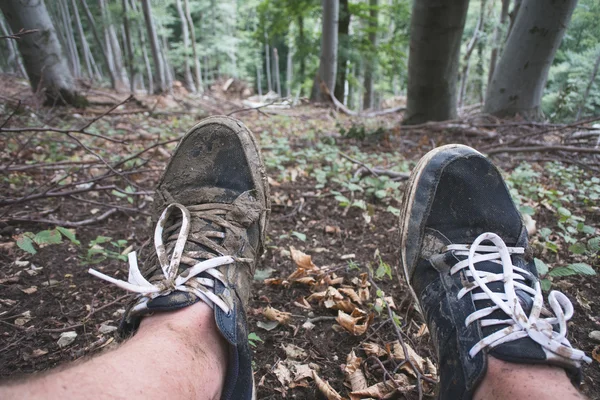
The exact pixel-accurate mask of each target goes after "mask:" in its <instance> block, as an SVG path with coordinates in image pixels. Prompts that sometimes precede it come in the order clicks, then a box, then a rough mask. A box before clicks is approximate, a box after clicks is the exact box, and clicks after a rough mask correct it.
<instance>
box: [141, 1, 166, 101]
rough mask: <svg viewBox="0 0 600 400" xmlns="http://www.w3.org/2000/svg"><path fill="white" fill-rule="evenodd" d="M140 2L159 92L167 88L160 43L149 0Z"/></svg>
mask: <svg viewBox="0 0 600 400" xmlns="http://www.w3.org/2000/svg"><path fill="white" fill-rule="evenodd" d="M141 2H142V9H143V11H144V20H145V21H146V30H147V31H148V38H149V40H150V49H151V50H152V59H153V60H154V78H155V83H156V85H157V86H158V89H159V90H160V91H161V92H164V91H165V90H166V89H167V87H166V81H165V65H164V64H163V62H162V59H161V51H160V44H159V41H158V34H157V33H156V27H155V25H154V19H153V18H152V9H151V8H150V0H141Z"/></svg>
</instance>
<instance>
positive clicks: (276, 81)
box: [273, 47, 281, 97]
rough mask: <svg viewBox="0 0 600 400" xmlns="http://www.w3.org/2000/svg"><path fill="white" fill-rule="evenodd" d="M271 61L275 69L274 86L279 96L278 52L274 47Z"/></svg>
mask: <svg viewBox="0 0 600 400" xmlns="http://www.w3.org/2000/svg"><path fill="white" fill-rule="evenodd" d="M273 61H274V63H273V64H274V68H275V71H273V72H274V74H275V85H276V86H275V87H276V88H277V95H278V96H279V97H281V74H280V73H279V52H278V51H277V48H276V47H273Z"/></svg>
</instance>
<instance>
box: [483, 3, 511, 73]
mask: <svg viewBox="0 0 600 400" xmlns="http://www.w3.org/2000/svg"><path fill="white" fill-rule="evenodd" d="M509 5H510V0H502V11H501V12H500V23H497V24H495V25H494V32H493V33H492V54H491V55H490V70H489V72H488V84H489V82H490V81H491V80H492V76H494V70H495V69H496V63H497V62H498V53H499V52H500V31H501V28H503V27H504V24H505V23H506V18H507V17H508V7H509Z"/></svg>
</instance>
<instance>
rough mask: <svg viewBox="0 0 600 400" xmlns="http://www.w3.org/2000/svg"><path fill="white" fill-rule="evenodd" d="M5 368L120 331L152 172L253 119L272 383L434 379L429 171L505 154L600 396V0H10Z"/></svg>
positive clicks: (3, 218)
mask: <svg viewBox="0 0 600 400" xmlns="http://www.w3.org/2000/svg"><path fill="white" fill-rule="evenodd" d="M0 11H1V13H0V376H1V377H2V378H6V379H12V378H13V377H15V376H18V375H21V374H29V373H35V372H38V371H44V370H47V369H50V368H52V367H55V366H57V365H59V364H61V363H66V362H69V361H73V360H78V359H82V358H85V357H87V356H90V355H92V354H95V353H96V352H99V351H102V349H105V348H110V347H113V346H115V338H114V335H115V330H116V329H117V325H118V323H119V320H120V318H121V316H122V314H123V312H124V305H125V304H126V303H127V302H128V301H129V300H130V299H129V297H130V295H128V294H125V293H123V292H121V291H120V290H119V289H118V288H114V287H112V286H109V285H104V284H102V283H99V282H97V281H96V279H95V278H93V277H92V276H91V275H89V274H88V273H87V270H88V268H90V266H93V268H95V269H98V270H100V271H102V272H104V273H106V274H108V275H110V276H116V277H121V278H124V277H126V276H127V266H126V259H127V253H129V252H130V251H132V250H134V249H136V248H138V247H139V246H141V245H143V244H144V243H145V242H146V241H147V239H148V237H150V235H151V234H152V231H153V226H152V225H151V216H150V212H151V211H150V210H151V204H152V195H153V191H154V186H155V184H156V182H157V180H158V178H159V176H160V174H161V172H162V171H163V170H164V168H165V166H166V163H167V162H168V160H169V157H170V155H171V154H172V152H173V151H174V149H175V146H176V145H177V142H178V141H179V140H180V138H181V137H182V136H183V135H184V134H185V132H186V131H187V130H188V129H189V128H191V127H192V126H193V125H194V124H195V123H196V122H197V121H198V120H199V119H202V118H204V117H206V116H209V115H214V114H226V115H231V116H233V117H236V118H239V119H241V120H242V121H244V123H245V124H246V125H247V126H248V127H249V128H250V129H251V130H252V131H253V132H254V134H255V135H256V136H257V138H258V140H259V142H260V145H261V148H262V151H263V155H264V159H265V164H266V167H267V172H268V174H269V185H270V191H271V202H272V210H271V211H272V213H271V216H272V217H271V221H270V226H269V230H268V237H267V243H266V244H267V246H266V247H267V249H266V253H265V255H264V256H263V258H262V259H261V260H260V262H259V266H258V270H257V271H256V274H255V276H254V282H253V291H252V298H251V302H250V307H249V309H248V310H247V313H248V320H249V330H250V331H251V334H250V335H249V340H250V342H251V345H252V346H253V348H254V349H255V353H254V360H255V365H254V371H255V381H256V383H257V388H258V398H260V399H280V398H285V397H288V396H289V397H294V398H297V399H315V398H327V399H340V398H352V399H356V398H408V399H417V398H419V399H421V398H424V397H432V396H434V393H435V382H436V380H437V359H436V353H435V349H434V348H433V346H432V343H431V341H430V338H429V333H428V331H427V327H426V325H425V323H424V322H425V321H424V320H423V317H422V316H421V314H420V313H419V312H418V310H417V309H416V307H415V304H414V302H413V299H412V296H411V295H410V292H409V290H408V288H407V286H406V283H405V282H404V280H403V277H402V273H401V272H400V273H398V272H399V270H398V267H399V266H398V254H397V252H398V248H397V247H398V246H397V243H399V238H398V237H397V236H398V235H397V232H398V216H399V213H400V209H401V208H402V202H403V199H402V193H403V188H404V185H405V182H406V179H407V177H408V175H409V173H410V170H411V169H412V168H413V167H414V166H415V164H416V162H417V160H418V159H419V158H420V157H421V156H423V155H424V154H425V153H426V152H427V151H429V150H431V149H433V148H435V147H438V146H440V145H444V144H448V143H463V144H467V145H470V146H472V147H475V148H476V149H477V150H479V151H481V152H482V153H484V154H486V155H487V156H488V157H490V158H491V159H492V160H493V161H494V163H496V164H497V165H498V166H499V167H500V169H501V171H502V173H503V175H504V177H505V179H506V181H507V184H508V186H509V188H510V190H511V194H512V196H513V199H514V200H515V202H516V204H517V205H518V207H519V210H520V211H521V213H522V215H523V218H524V221H525V222H526V224H527V227H528V230H529V232H530V246H531V251H532V254H533V256H534V259H535V265H536V268H537V271H538V274H539V275H540V278H541V284H542V288H543V290H544V293H545V294H546V293H547V292H548V291H549V290H551V289H559V290H561V291H563V292H565V293H566V294H567V295H568V297H569V298H570V299H571V300H572V302H573V305H574V307H575V316H574V317H573V319H572V320H571V322H570V323H569V340H570V341H571V343H572V344H573V346H574V347H577V348H581V349H583V350H584V351H586V353H587V354H588V355H591V357H592V358H593V360H594V361H593V362H592V364H591V365H585V366H584V367H583V373H584V381H583V385H582V390H583V392H584V393H585V394H586V395H588V396H589V397H590V398H592V399H600V397H599V396H600V368H599V365H600V364H599V363H600V295H599V292H598V290H597V288H598V281H597V274H596V271H598V268H599V267H600V230H599V226H600V207H599V205H598V204H599V203H598V200H599V199H600V178H599V177H598V174H599V172H600V125H599V121H600V79H599V78H598V73H599V67H600V2H598V1H597V0H579V1H576V0H561V1H550V0H547V1H542V0H502V1H500V0H496V1H494V0H471V1H468V0H452V1H450V0H415V1H414V2H412V1H409V0H322V1H318V0H297V1H294V0H237V1H236V0H220V1H217V0H52V1H50V0H45V1H44V0H1V1H0Z"/></svg>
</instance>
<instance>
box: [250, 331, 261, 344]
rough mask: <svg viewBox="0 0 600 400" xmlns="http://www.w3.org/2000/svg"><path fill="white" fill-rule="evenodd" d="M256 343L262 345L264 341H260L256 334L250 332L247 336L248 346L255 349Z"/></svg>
mask: <svg viewBox="0 0 600 400" xmlns="http://www.w3.org/2000/svg"><path fill="white" fill-rule="evenodd" d="M258 342H261V343H264V340H262V339H261V338H260V336H258V335H257V334H256V333H254V332H250V333H249V334H248V344H250V346H252V347H256V346H257V344H258Z"/></svg>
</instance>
